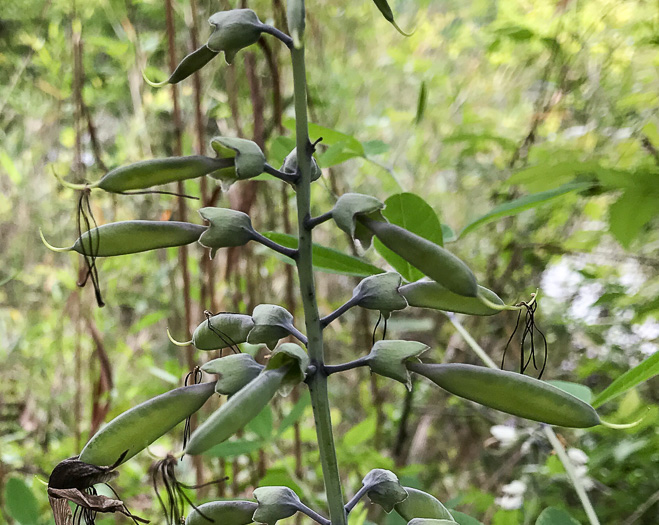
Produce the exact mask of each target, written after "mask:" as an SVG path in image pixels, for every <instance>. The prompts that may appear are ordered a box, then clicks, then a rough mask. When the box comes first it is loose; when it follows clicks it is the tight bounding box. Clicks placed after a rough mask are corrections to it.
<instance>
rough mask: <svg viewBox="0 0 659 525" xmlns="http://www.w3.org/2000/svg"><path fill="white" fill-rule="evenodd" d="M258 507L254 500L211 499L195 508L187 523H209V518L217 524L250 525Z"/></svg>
mask: <svg viewBox="0 0 659 525" xmlns="http://www.w3.org/2000/svg"><path fill="white" fill-rule="evenodd" d="M257 508H258V504H256V503H254V502H253V501H244V500H236V501H211V502H210V503H204V504H203V505H199V506H198V507H197V508H195V509H193V510H192V512H190V514H189V515H188V517H187V519H186V520H185V525H208V524H209V523H211V522H209V521H208V520H209V519H210V520H211V521H212V522H214V523H215V524H216V525H248V524H249V523H253V521H252V516H254V512H255V511H256V509H257ZM204 516H205V517H204Z"/></svg>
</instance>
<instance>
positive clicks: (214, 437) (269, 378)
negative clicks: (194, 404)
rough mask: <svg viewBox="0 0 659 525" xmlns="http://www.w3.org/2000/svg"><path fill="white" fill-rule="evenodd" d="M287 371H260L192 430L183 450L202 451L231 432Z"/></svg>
mask: <svg viewBox="0 0 659 525" xmlns="http://www.w3.org/2000/svg"><path fill="white" fill-rule="evenodd" d="M287 373H288V367H282V368H276V369H274V370H264V371H263V372H261V374H259V375H258V376H257V377H256V379H254V380H252V381H250V382H249V383H248V384H247V385H246V386H245V388H243V389H241V390H239V391H238V392H237V393H235V394H234V395H233V396H231V397H230V398H229V399H228V401H227V402H226V403H224V404H223V405H222V406H221V407H220V408H219V409H217V410H216V411H215V412H214V413H213V414H212V415H211V416H210V417H209V418H208V419H207V420H206V421H204V423H203V424H202V425H201V426H200V427H199V428H197V430H195V431H194V432H193V433H192V436H191V437H190V441H189V443H188V446H187V447H186V449H185V453H186V454H190V455H192V456H196V455H198V454H202V453H203V452H206V451H207V450H208V449H209V448H211V447H213V446H215V445H218V444H220V443H222V442H223V441H226V440H227V439H229V438H230V437H231V436H233V435H234V434H235V433H236V432H238V431H239V430H240V429H241V428H243V427H244V426H245V425H246V424H247V423H249V422H250V421H251V420H252V419H254V418H255V417H256V416H257V415H258V414H259V412H261V410H263V408H264V407H265V406H266V405H267V404H268V403H269V402H270V400H271V399H272V398H273V396H274V395H275V394H276V393H277V390H278V389H279V387H280V385H281V382H282V381H283V379H284V377H285V376H286V374H287Z"/></svg>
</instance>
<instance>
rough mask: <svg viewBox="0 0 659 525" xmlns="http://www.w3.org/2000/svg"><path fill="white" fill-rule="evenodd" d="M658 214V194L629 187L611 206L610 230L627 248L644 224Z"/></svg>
mask: <svg viewBox="0 0 659 525" xmlns="http://www.w3.org/2000/svg"><path fill="white" fill-rule="evenodd" d="M657 214H659V199H658V198H657V195H656V194H653V193H651V192H646V191H643V190H642V189H632V188H630V189H627V190H626V191H625V193H623V194H622V196H620V197H619V198H618V200H617V201H616V202H614V203H613V204H612V205H611V207H610V208H609V231H610V232H611V233H612V234H613V236H614V237H615V238H616V239H617V241H618V242H619V243H620V244H621V245H622V246H623V247H624V248H625V249H627V248H629V246H630V245H631V243H632V241H633V240H634V239H635V238H636V237H637V236H638V234H639V233H641V230H642V228H643V226H645V225H646V224H647V223H648V222H650V221H651V220H652V218H653V217H654V216H655V215H657Z"/></svg>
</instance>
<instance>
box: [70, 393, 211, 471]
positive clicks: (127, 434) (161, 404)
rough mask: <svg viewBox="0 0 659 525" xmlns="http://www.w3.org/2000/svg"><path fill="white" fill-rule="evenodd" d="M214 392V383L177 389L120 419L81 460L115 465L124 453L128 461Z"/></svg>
mask: <svg viewBox="0 0 659 525" xmlns="http://www.w3.org/2000/svg"><path fill="white" fill-rule="evenodd" d="M214 392H215V382H210V383H202V384H199V385H191V386H184V387H181V388H176V389H174V390H171V391H169V392H166V393H164V394H161V395H159V396H157V397H154V398H152V399H149V400H148V401H145V402H144V403H142V404H140V405H137V406H136V407H133V408H131V409H130V410H128V411H126V412H124V413H123V414H121V415H119V416H117V417H116V418H114V419H113V420H112V421H110V422H109V423H108V424H107V425H105V426H104V427H103V428H101V430H99V431H98V432H97V433H96V434H95V435H94V437H92V438H91V440H89V442H88V443H87V445H85V448H84V449H83V450H82V452H81V453H80V461H84V462H85V463H90V464H92V465H99V466H102V465H112V464H114V463H115V462H116V461H117V458H119V457H120V456H121V455H122V454H123V453H124V452H125V451H127V453H126V455H125V456H124V458H123V461H122V462H125V461H128V460H129V459H130V458H132V457H133V456H134V455H135V454H137V453H138V452H140V451H142V450H144V449H145V448H146V447H148V446H149V445H150V444H151V443H153V442H154V441H155V440H156V439H158V438H159V437H161V436H164V435H165V434H166V433H167V432H169V431H170V430H171V429H172V428H174V427H175V426H176V425H177V424H179V423H180V422H181V421H183V420H185V419H187V418H188V417H190V416H191V415H192V414H194V413H195V412H196V411H197V410H199V409H200V408H201V407H202V405H203V404H204V403H205V402H206V401H207V400H208V398H209V397H211V396H212V395H213V393H214Z"/></svg>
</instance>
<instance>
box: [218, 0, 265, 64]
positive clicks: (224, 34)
mask: <svg viewBox="0 0 659 525" xmlns="http://www.w3.org/2000/svg"><path fill="white" fill-rule="evenodd" d="M208 23H209V24H210V25H212V26H214V28H215V29H214V30H213V33H212V34H211V36H210V37H209V38H208V42H206V45H207V46H208V49H210V50H211V51H214V52H216V53H219V52H220V51H224V58H225V60H226V61H227V64H231V62H233V59H234V57H235V56H236V53H237V52H238V51H240V50H241V49H243V48H244V47H248V46H251V45H252V44H255V43H256V42H257V41H258V39H259V38H260V36H261V31H262V28H263V24H262V23H261V21H260V20H259V17H258V16H256V13H255V12H254V11H252V10H251V9H232V10H231V11H220V12H219V13H215V14H214V15H213V16H211V17H210V18H209V19H208Z"/></svg>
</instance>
